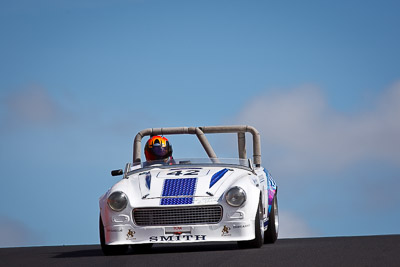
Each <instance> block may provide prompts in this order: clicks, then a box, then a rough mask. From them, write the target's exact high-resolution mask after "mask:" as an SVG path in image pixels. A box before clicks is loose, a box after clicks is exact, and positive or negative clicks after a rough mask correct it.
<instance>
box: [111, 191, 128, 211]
mask: <svg viewBox="0 0 400 267" xmlns="http://www.w3.org/2000/svg"><path fill="white" fill-rule="evenodd" d="M107 204H108V206H109V207H110V209H112V210H113V211H121V210H123V209H125V208H126V206H127V205H128V197H127V196H126V195H125V193H124V192H121V191H115V192H113V193H112V194H111V195H110V196H109V197H108V198H107Z"/></svg>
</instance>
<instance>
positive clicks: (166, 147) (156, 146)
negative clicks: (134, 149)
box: [144, 135, 173, 163]
mask: <svg viewBox="0 0 400 267" xmlns="http://www.w3.org/2000/svg"><path fill="white" fill-rule="evenodd" d="M144 155H145V156H146V161H153V160H162V161H164V162H165V163H170V162H172V161H173V158H172V146H171V145H170V144H169V141H168V139H167V138H165V137H163V136H158V135H156V136H152V137H150V139H149V140H148V141H147V143H146V146H145V147H144Z"/></svg>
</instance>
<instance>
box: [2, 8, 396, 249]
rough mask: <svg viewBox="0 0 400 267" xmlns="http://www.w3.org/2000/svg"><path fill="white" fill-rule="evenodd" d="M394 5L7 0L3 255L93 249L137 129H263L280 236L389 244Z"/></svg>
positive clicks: (221, 144) (183, 145)
mask: <svg viewBox="0 0 400 267" xmlns="http://www.w3.org/2000/svg"><path fill="white" fill-rule="evenodd" d="M399 8H400V6H399V3H398V1H355V0H350V1H334V2H332V1H329V2H328V1H301V2H300V1H220V0H218V1H157V0H136V1H135V0H118V1H90V0H86V1H63V0H59V1H48V0H38V1H34V2H32V1H24V0H17V1H11V2H10V1H9V2H5V1H3V2H1V3H0V38H1V42H0V59H1V60H0V76H1V79H0V137H1V138H0V167H1V170H2V173H1V179H0V187H1V188H2V189H3V190H2V194H1V196H0V235H1V236H2V237H3V238H2V240H1V241H0V246H3V247H7V246H29V245H63V244H64V245H72V244H94V243H97V242H98V213H99V211H98V198H99V197H100V195H101V194H103V193H104V192H105V191H106V190H107V189H108V188H109V187H110V186H111V185H112V184H113V183H115V182H116V181H117V180H116V178H113V177H111V176H110V175H109V171H110V170H111V169H115V168H121V167H123V166H124V164H125V163H126V162H128V161H131V159H132V141H133V138H134V136H135V134H136V133H137V132H138V131H140V130H141V129H143V128H150V127H166V126H202V125H219V124H249V125H254V126H255V127H257V128H258V129H259V130H260V132H261V135H262V153H263V162H264V165H265V167H267V168H268V169H269V170H270V171H271V172H272V174H273V175H274V177H275V179H276V181H277V182H278V184H279V186H280V189H279V204H280V211H281V226H282V227H281V237H289V238H290V237H311V236H342V235H373V234H399V233H400V230H399V227H398V225H400V212H399V209H398V207H399V204H400V197H399V194H398V192H397V190H398V188H399V186H400V182H399V179H398V178H399V175H400V167H399V166H400V164H399V163H400V138H399V136H400V123H399V121H400V120H398V118H397V117H398V116H399V114H400V108H399V107H400V71H399V70H400V53H398V47H400V36H399V34H398V27H399V26H400V18H399V16H398V12H397V11H398V10H399ZM170 140H171V142H172V143H173V145H174V153H175V157H183V156H185V157H186V156H205V154H204V152H202V151H201V149H199V148H198V144H197V140H193V144H192V143H189V144H188V143H187V142H189V141H190V139H187V140H186V139H185V140H184V141H181V140H177V138H176V137H171V138H170ZM212 141H214V144H213V145H215V146H216V150H217V153H218V151H221V152H219V153H220V154H221V155H225V154H229V152H232V151H235V149H236V143H232V145H230V144H229V143H228V142H227V141H224V140H220V139H217V138H214V139H213V138H212ZM232 146H233V147H232Z"/></svg>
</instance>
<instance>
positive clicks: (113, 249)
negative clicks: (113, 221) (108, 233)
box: [99, 216, 129, 256]
mask: <svg viewBox="0 0 400 267" xmlns="http://www.w3.org/2000/svg"><path fill="white" fill-rule="evenodd" d="M99 232H100V245H101V250H102V251H103V254H104V255H107V256H108V255H123V254H126V253H127V252H128V249H129V245H112V246H111V245H106V237H105V233H104V225H103V220H102V219H101V216H100V219H99Z"/></svg>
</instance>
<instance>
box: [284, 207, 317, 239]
mask: <svg viewBox="0 0 400 267" xmlns="http://www.w3.org/2000/svg"><path fill="white" fill-rule="evenodd" d="M278 236H279V238H302V237H316V236H319V235H318V233H317V232H315V231H314V230H312V229H311V228H310V227H309V226H308V224H307V223H306V222H305V221H304V220H303V219H302V218H301V217H299V216H297V215H295V214H294V213H292V212H289V211H281V212H280V213H279V234H278Z"/></svg>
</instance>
